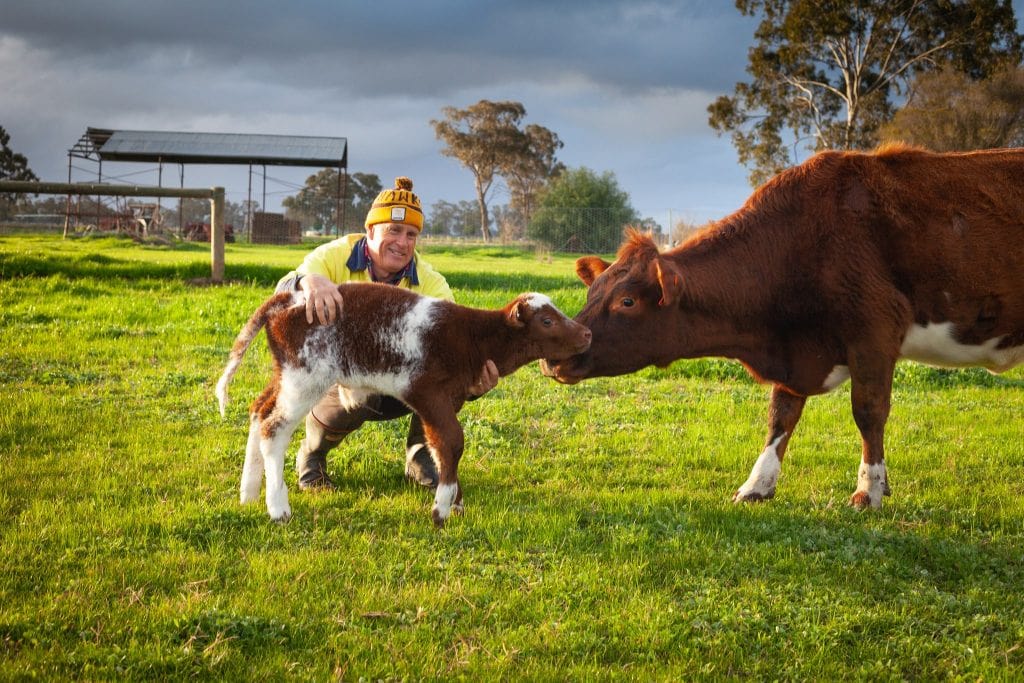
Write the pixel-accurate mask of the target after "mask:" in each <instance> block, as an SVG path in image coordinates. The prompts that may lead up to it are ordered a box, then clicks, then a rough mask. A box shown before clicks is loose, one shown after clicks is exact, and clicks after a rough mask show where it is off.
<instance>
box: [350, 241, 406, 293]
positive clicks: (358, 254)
mask: <svg viewBox="0 0 1024 683" xmlns="http://www.w3.org/2000/svg"><path fill="white" fill-rule="evenodd" d="M345 265H346V266H347V267H348V269H349V271H350V272H353V273H356V272H359V271H363V270H365V271H367V273H369V275H370V279H371V280H373V281H374V282H384V283H385V284H389V285H397V284H398V283H400V282H401V281H402V280H403V279H405V278H409V283H410V284H411V285H413V286H417V285H419V284H420V279H419V276H418V275H417V274H416V257H415V256H413V257H412V259H411V260H410V261H409V263H408V264H407V265H406V266H405V268H403V269H402V270H400V271H399V272H397V273H395V276H394V277H393V278H391V279H390V280H378V279H376V278H375V277H374V276H373V269H372V268H370V248H369V247H368V246H367V245H366V238H365V237H363V238H362V239H360V240H359V241H358V242H356V243H355V244H354V245H353V246H352V253H351V254H350V255H349V257H348V263H346V264H345Z"/></svg>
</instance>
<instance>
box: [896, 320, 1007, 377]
mask: <svg viewBox="0 0 1024 683" xmlns="http://www.w3.org/2000/svg"><path fill="white" fill-rule="evenodd" d="M1000 340H1002V337H994V338H992V339H989V340H987V341H985V342H984V343H982V344H976V345H968V344H961V343H959V342H957V341H956V340H955V339H954V338H953V323H951V322H944V323H929V324H928V325H924V326H922V325H911V327H910V329H909V330H908V331H907V336H906V338H905V339H904V340H903V346H902V347H900V356H901V357H903V358H907V359H909V360H916V361H918V362H920V363H926V364H928V365H938V366H942V367H952V368H963V367H971V366H980V367H983V368H986V369H988V370H990V371H992V372H1005V371H1006V370H1009V369H1010V368H1012V367H1014V366H1016V365H1020V364H1021V363H1024V345H1022V346H1014V347H1010V348H1005V349H997V348H996V347H997V346H999V342H1000Z"/></svg>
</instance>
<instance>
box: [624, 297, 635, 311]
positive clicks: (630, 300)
mask: <svg viewBox="0 0 1024 683" xmlns="http://www.w3.org/2000/svg"><path fill="white" fill-rule="evenodd" d="M635 303H636V302H635V301H633V298H632V297H628V296H627V297H624V298H623V299H622V306H623V308H630V307H631V306H632V305H633V304H635Z"/></svg>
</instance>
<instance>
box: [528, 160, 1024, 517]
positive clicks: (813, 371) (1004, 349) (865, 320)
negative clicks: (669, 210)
mask: <svg viewBox="0 0 1024 683" xmlns="http://www.w3.org/2000/svg"><path fill="white" fill-rule="evenodd" d="M576 272H577V273H578V274H579V276H580V278H581V279H582V280H583V281H584V282H585V283H586V284H587V285H588V286H589V291H588V292H587V303H586V305H585V306H584V308H583V310H582V311H581V312H580V314H579V315H577V316H576V318H575V319H576V320H577V321H578V322H581V323H583V324H584V325H587V326H588V327H590V329H591V331H592V332H593V335H594V339H593V343H592V344H591V346H590V349H589V350H588V351H587V352H585V353H583V354H580V355H577V356H575V357H573V358H571V359H569V360H567V361H564V362H557V361H551V362H549V363H546V364H545V372H546V373H547V374H549V375H551V376H553V377H555V378H556V379H558V380H560V381H562V382H566V383H573V382H577V381H579V380H582V379H585V378H588V377H598V376H608V375H621V374H624V373H629V372H633V371H635V370H638V369H640V368H642V367H644V366H646V365H651V364H654V365H659V366H665V365H668V364H669V363H671V362H672V361H674V360H676V359H678V358H696V357H701V356H722V357H727V358H734V359H738V360H739V361H741V362H742V363H743V364H744V365H745V366H746V367H747V369H748V370H749V371H750V372H751V374H753V375H754V376H755V377H757V378H759V379H761V380H763V381H767V382H770V383H772V384H773V388H772V392H771V403H770V406H769V410H768V421H769V431H768V438H767V440H766V444H765V447H764V451H763V452H762V453H761V455H760V457H759V458H758V459H757V462H756V463H755V464H754V467H753V471H752V472H751V474H750V478H749V479H747V481H746V482H745V483H744V484H743V485H742V486H740V488H739V490H738V491H737V492H736V494H735V496H734V497H733V499H734V500H736V501H750V500H763V499H768V498H771V497H772V496H774V495H775V485H776V481H777V479H778V476H779V472H780V470H781V464H782V458H783V455H784V454H785V452H786V446H787V445H788V444H789V440H790V437H791V436H792V435H793V430H794V428H795V427H796V424H797V421H798V420H799V419H800V414H801V411H802V410H803V407H804V402H805V401H806V400H807V397H808V396H813V395H815V394H821V393H825V392H828V391H832V390H833V389H835V388H836V387H837V386H839V385H840V384H842V383H844V382H845V381H846V380H847V379H849V380H851V383H852V386H851V391H852V407H853V417H854V420H855V422H856V423H857V427H858V429H859V430H860V433H861V437H862V441H863V453H862V459H861V465H860V469H859V471H858V475H857V488H856V490H855V492H854V493H853V495H852V496H851V498H850V502H851V504H853V505H855V506H857V507H861V508H863V507H868V506H870V507H874V508H878V507H880V506H881V504H882V496H883V495H888V494H889V484H888V476H887V472H886V465H885V455H884V450H883V432H884V430H885V423H886V420H887V419H888V416H889V406H890V396H891V391H892V379H893V369H894V366H895V364H896V361H897V360H898V359H900V358H909V359H913V360H917V361H920V362H924V363H929V364H933V365H943V366H953V367H961V366H982V367H985V368H988V369H989V370H991V371H994V372H1001V371H1004V370H1007V369H1009V368H1011V367H1013V366H1015V365H1018V364H1019V363H1021V362H1024V149H1013V150H1009V149H1007V150H990V151H982V152H973V153H962V154H932V153H928V152H925V151H922V150H917V149H913V148H909V147H906V146H902V145H893V146H889V147H885V148H882V149H880V150H878V151H877V152H876V153H870V154H868V153H852V152H847V153H843V152H825V153H821V154H818V155H816V156H814V157H812V158H811V159H809V160H808V161H807V162H805V163H803V164H801V165H799V166H796V167H794V168H791V169H789V170H787V171H784V172H783V173H780V174H779V175H777V176H776V177H775V178H773V179H772V180H770V181H769V182H767V183H766V184H765V185H764V186H762V187H761V188H760V189H758V190H757V191H756V192H755V193H754V194H753V195H752V196H751V197H750V199H749V200H748V201H747V203H746V204H745V205H744V206H743V207H742V208H741V209H740V210H739V211H737V212H736V213H734V214H732V215H730V216H728V217H727V218H725V219H723V220H720V221H718V222H716V223H713V224H711V225H710V226H709V227H707V228H706V229H705V230H703V231H702V232H701V233H699V234H697V235H695V236H694V237H693V238H691V239H690V240H688V241H687V242H685V243H684V244H682V245H680V246H679V247H677V248H675V249H672V250H670V251H667V252H664V253H661V252H659V250H658V248H657V247H656V246H655V245H654V243H653V242H652V241H651V240H650V239H649V238H648V237H646V236H643V235H641V234H639V233H637V232H632V233H631V234H628V236H627V240H626V242H625V244H624V245H623V246H622V248H621V250H620V251H619V253H618V257H617V260H616V261H615V262H614V263H611V264H609V263H607V262H605V261H602V260H601V259H599V258H597V257H584V258H581V259H579V260H578V261H577V263H576Z"/></svg>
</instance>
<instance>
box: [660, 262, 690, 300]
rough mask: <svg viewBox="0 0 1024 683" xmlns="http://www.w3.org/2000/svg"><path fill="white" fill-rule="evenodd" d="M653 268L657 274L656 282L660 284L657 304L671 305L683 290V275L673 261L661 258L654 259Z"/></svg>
mask: <svg viewBox="0 0 1024 683" xmlns="http://www.w3.org/2000/svg"><path fill="white" fill-rule="evenodd" d="M654 268H655V271H656V272H657V274H658V284H659V285H660V286H661V300H660V301H658V305H659V306H671V305H672V304H674V303H675V302H676V301H678V300H679V297H680V295H681V294H682V292H683V275H682V273H681V272H679V268H678V267H677V266H676V265H675V264H674V263H671V262H670V261H666V260H665V259H663V258H656V259H654Z"/></svg>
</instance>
